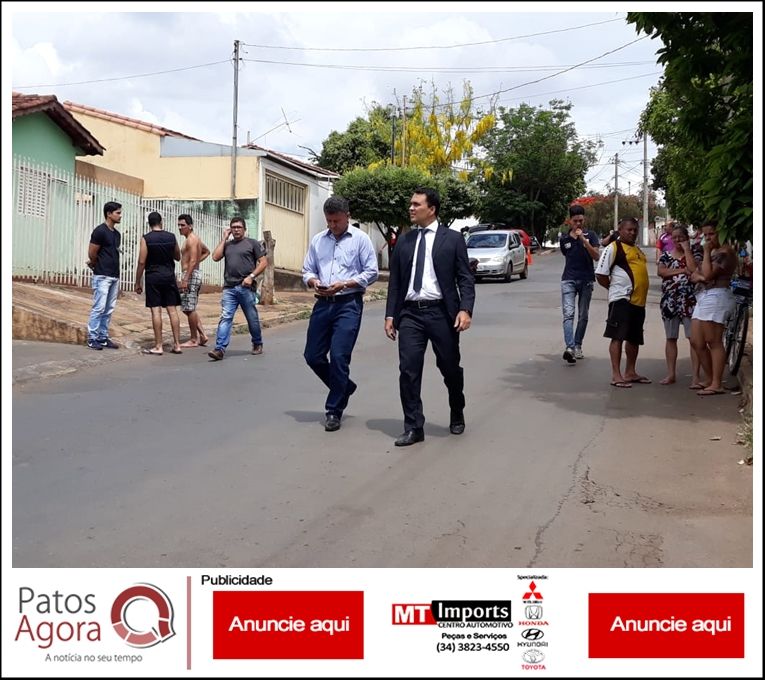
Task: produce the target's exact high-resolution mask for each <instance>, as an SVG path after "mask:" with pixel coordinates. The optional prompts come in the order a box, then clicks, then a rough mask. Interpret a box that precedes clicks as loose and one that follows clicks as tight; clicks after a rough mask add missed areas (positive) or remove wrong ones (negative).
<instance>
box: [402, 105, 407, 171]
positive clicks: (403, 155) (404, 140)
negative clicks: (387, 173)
mask: <svg viewBox="0 0 765 680" xmlns="http://www.w3.org/2000/svg"><path fill="white" fill-rule="evenodd" d="M402 112H403V114H402V120H403V129H402V132H401V167H402V168H403V167H404V166H405V165H406V95H404V108H403V109H402Z"/></svg>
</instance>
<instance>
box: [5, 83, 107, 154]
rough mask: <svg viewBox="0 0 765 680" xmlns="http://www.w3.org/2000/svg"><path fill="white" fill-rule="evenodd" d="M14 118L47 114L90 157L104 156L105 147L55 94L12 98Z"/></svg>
mask: <svg viewBox="0 0 765 680" xmlns="http://www.w3.org/2000/svg"><path fill="white" fill-rule="evenodd" d="M12 106H13V118H18V117H20V116H28V115H31V114H33V113H45V114H46V115H47V116H48V117H49V118H50V119H51V120H52V121H53V122H54V123H56V125H58V126H59V127H60V128H61V129H62V130H63V131H64V132H65V133H66V134H67V135H69V138H70V139H71V140H72V142H73V143H74V144H75V145H76V146H77V147H79V148H80V149H82V150H83V151H84V152H85V153H86V154H87V155H89V156H96V155H99V156H100V155H103V153H104V147H103V146H102V145H101V143H100V142H99V141H98V140H97V139H96V138H95V137H94V136H93V134H92V133H91V132H90V130H88V129H87V128H86V127H85V126H84V125H83V124H82V123H80V122H79V121H78V120H77V119H76V118H75V117H74V116H73V115H72V114H71V113H69V111H67V110H66V109H65V108H64V106H62V105H61V102H59V100H58V98H57V97H56V95H54V94H43V95H40V94H22V93H21V92H14V93H13V96H12Z"/></svg>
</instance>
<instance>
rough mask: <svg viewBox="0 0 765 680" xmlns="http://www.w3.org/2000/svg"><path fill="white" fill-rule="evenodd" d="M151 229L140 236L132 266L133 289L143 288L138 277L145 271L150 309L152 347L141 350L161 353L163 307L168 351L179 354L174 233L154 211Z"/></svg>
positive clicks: (177, 256)
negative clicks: (169, 339)
mask: <svg viewBox="0 0 765 680" xmlns="http://www.w3.org/2000/svg"><path fill="white" fill-rule="evenodd" d="M148 222H149V227H150V229H151V231H149V232H148V233H147V234H144V235H143V236H142V237H141V249H140V251H139V253H138V265H137V266H136V269H135V292H136V293H138V294H139V295H140V294H141V292H142V291H143V286H142V284H141V279H142V277H143V274H144V270H145V271H146V306H147V307H148V308H149V309H151V326H152V328H153V329H154V347H152V348H151V349H148V348H147V349H144V350H143V353H144V354H154V355H161V354H163V353H164V349H163V346H162V308H163V307H164V308H165V309H166V310H167V316H168V317H169V318H170V328H171V329H172V331H173V349H171V350H170V352H171V354H182V353H183V352H182V350H181V322H180V319H179V318H178V305H179V304H181V294H180V293H179V292H178V281H177V280H176V278H175V263H176V262H178V261H179V260H180V259H181V249H180V247H179V246H178V241H177V240H176V239H175V234H171V233H170V232H169V231H165V229H164V227H163V224H162V216H161V215H160V214H159V213H158V212H151V213H149V218H148Z"/></svg>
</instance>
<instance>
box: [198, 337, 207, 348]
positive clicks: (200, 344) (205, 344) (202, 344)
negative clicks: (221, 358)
mask: <svg viewBox="0 0 765 680" xmlns="http://www.w3.org/2000/svg"><path fill="white" fill-rule="evenodd" d="M208 341H209V338H208V339H207V340H205V341H204V342H200V343H199V346H200V347H207V342H208Z"/></svg>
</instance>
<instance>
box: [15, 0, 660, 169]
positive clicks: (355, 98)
mask: <svg viewBox="0 0 765 680" xmlns="http://www.w3.org/2000/svg"><path fill="white" fill-rule="evenodd" d="M508 5H509V4H508V3H484V4H483V5H481V6H480V8H479V9H480V10H481V11H478V12H469V13H468V12H458V11H439V12H423V11H419V10H418V11H415V10H414V9H412V7H411V6H402V5H396V4H393V5H379V4H377V5H374V6H371V7H370V8H365V7H364V6H361V5H358V6H356V5H353V6H350V7H351V8H352V9H348V8H347V6H345V5H337V4H330V5H327V6H323V11H321V12H319V11H317V10H316V9H314V8H313V6H310V5H308V6H298V5H291V4H288V3H287V4H278V3H277V4H275V5H269V6H268V7H269V8H270V9H271V10H272V11H270V12H269V11H267V10H266V9H263V6H258V5H255V7H257V8H258V11H256V12H255V13H242V12H238V11H237V10H239V9H241V8H242V7H243V6H244V5H240V4H236V3H234V4H232V5H227V6H225V7H224V8H222V10H223V11H222V12H221V13H208V12H199V11H188V12H184V13H165V12H119V11H118V12H108V13H98V12H93V11H88V12H83V11H82V10H81V9H79V8H78V11H72V12H60V11H59V13H54V12H52V11H51V12H46V13H43V12H36V13H29V14H25V13H16V14H14V15H13V25H12V34H13V41H12V45H11V49H10V55H9V56H10V58H11V60H12V67H11V68H12V78H13V85H14V86H15V87H19V86H23V85H29V84H38V83H39V84H46V83H48V84H59V85H58V86H56V87H53V86H51V87H49V88H47V89H45V90H44V91H40V94H47V93H54V94H56V95H57V96H58V97H59V99H62V100H64V99H70V100H72V101H77V102H80V103H82V104H87V105H91V106H96V107H99V108H103V109H106V110H109V111H114V112H116V113H121V114H123V115H128V116H131V117H134V118H139V119H143V120H147V121H148V122H153V123H157V124H159V125H163V126H165V127H169V128H171V129H175V130H179V131H181V132H185V133H186V134H189V135H192V136H194V137H199V138H202V139H206V140H209V141H212V142H218V143H223V144H228V143H230V140H231V134H232V100H233V68H232V66H231V63H230V62H229V61H228V60H230V58H231V56H232V52H233V44H234V40H241V41H242V43H243V45H242V56H243V58H244V59H246V60H247V61H245V62H244V64H243V68H242V69H241V71H240V81H239V121H238V122H239V131H240V134H239V141H240V143H244V142H245V140H246V134H247V131H250V133H251V136H252V137H253V138H254V137H259V136H261V135H263V133H266V132H268V134H267V135H265V136H262V137H260V138H259V139H258V140H257V142H258V143H259V144H263V145H264V146H269V147H271V148H275V149H279V150H282V151H284V152H289V153H295V154H297V155H299V156H303V157H305V156H306V154H307V153H308V152H307V151H306V150H305V149H303V148H301V147H303V146H305V147H310V148H312V149H315V150H317V151H318V150H320V148H321V143H322V141H323V140H324V139H325V138H326V137H327V135H328V134H329V133H330V132H331V131H332V130H344V129H345V127H346V126H347V124H348V123H349V122H350V121H351V120H353V119H354V118H355V117H357V116H359V115H364V113H365V110H366V108H365V107H366V106H367V105H369V104H371V103H372V102H375V101H377V102H380V103H383V104H393V103H395V102H396V97H398V100H399V102H400V101H401V99H402V97H403V95H409V93H410V92H411V89H412V87H413V86H415V85H417V84H418V83H419V82H420V81H425V82H426V83H429V82H430V81H431V80H432V81H433V82H434V83H435V84H436V87H437V88H438V90H439V91H443V90H444V89H445V88H446V87H447V86H448V85H449V84H450V83H451V85H452V86H453V88H454V90H455V92H456V93H457V94H459V93H460V92H461V88H462V82H463V80H470V82H471V83H472V85H473V89H474V93H475V94H476V95H485V94H490V93H495V92H498V91H500V90H506V92H503V93H501V94H500V95H499V97H498V98H499V103H500V104H501V105H504V106H509V107H513V106H517V105H518V104H520V103H521V102H522V101H526V102H527V103H529V104H532V105H540V106H544V105H546V104H547V102H548V101H549V100H550V99H552V98H560V99H564V100H566V101H570V102H571V103H572V104H573V109H572V117H573V119H574V121H575V124H576V127H577V129H578V130H579V132H580V133H586V134H595V133H601V134H603V133H609V132H612V131H614V130H622V129H634V128H635V127H636V125H637V122H638V117H639V114H640V111H641V110H642V108H643V106H644V105H645V103H646V101H647V91H648V87H649V86H650V85H651V84H653V83H655V82H656V79H657V78H656V77H655V76H649V77H647V78H641V79H634V80H625V79H627V78H631V77H633V76H635V75H639V74H645V73H658V72H659V71H660V69H659V67H657V66H656V65H655V57H654V53H655V50H656V49H657V47H658V45H657V44H656V43H655V42H653V43H652V42H651V41H649V40H644V41H641V42H639V43H636V44H635V45H632V46H629V47H627V48H625V49H624V50H621V51H618V52H614V54H611V55H608V56H607V57H604V58H602V59H600V60H598V61H596V62H593V65H595V64H597V65H601V64H607V65H609V66H608V67H607V68H588V67H581V68H577V69H573V70H571V71H568V72H566V73H560V74H559V75H554V74H555V71H551V70H539V67H558V70H561V71H562V70H563V69H565V68H568V66H570V65H573V64H577V63H579V62H582V61H585V60H588V59H592V58H593V57H596V56H597V55H599V54H602V53H604V52H606V51H609V50H612V49H614V48H616V47H618V46H620V45H624V44H625V43H628V42H630V41H632V40H635V38H636V37H637V34H636V32H635V30H634V28H632V27H631V26H629V25H627V24H626V23H625V22H624V21H623V20H619V21H612V22H610V23H605V24H600V25H593V26H588V27H586V28H576V27H577V26H581V25H583V24H596V23H597V22H604V21H609V20H611V19H614V18H618V17H619V16H623V15H617V14H614V13H613V12H603V11H599V12H597V13H584V12H583V13H576V12H569V13H564V12H563V11H561V12H557V13H554V12H547V11H538V12H531V13H530V12H520V11H497V10H504V9H506V8H507V7H508ZM119 7H120V5H117V8H119ZM386 7H387V8H388V9H386ZM453 7H454V6H452V5H449V6H447V8H452V9H453ZM248 8H249V6H248ZM88 9H89V7H88ZM365 9H368V10H369V11H364V10H365ZM471 9H472V6H471ZM561 29H566V30H561ZM552 31H558V32H552ZM545 32H547V34H546V35H535V34H540V33H545ZM506 38H512V39H510V40H507V39H506ZM489 41H494V42H489ZM465 43H487V44H481V45H473V46H463V47H449V46H454V45H460V44H465ZM264 46H270V47H264ZM273 46H285V47H299V48H301V49H298V50H292V49H290V50H286V49H274V47H273ZM412 46H415V47H419V46H434V47H437V48H438V49H428V50H400V49H399V50H389V51H318V50H316V49H306V48H361V47H363V48H376V47H387V48H402V47H412ZM4 51H5V52H6V53H7V52H8V51H9V50H8V48H7V47H4ZM255 60H259V61H255ZM214 62H222V63H214ZM265 62H268V63H265ZM285 62H294V63H299V64H304V65H301V66H296V65H289V64H287V63H285ZM625 62H629V63H631V62H648V63H642V64H638V65H626V64H625ZM203 64H209V65H205V66H202V65H203ZM305 64H321V65H328V64H333V65H337V66H341V67H342V68H316V67H311V66H307V65H305ZM618 64H623V65H618ZM189 66H199V68H192V69H188V68H187V67H189ZM372 66H378V67H387V68H396V69H400V70H398V71H390V70H379V71H373V70H361V69H360V67H363V68H368V67H372ZM497 67H504V70H502V71H499V70H490V69H496V68H497ZM519 67H525V68H526V69H528V68H530V67H537V70H533V71H529V70H527V71H525V72H519V71H518V70H517V69H518V68H519ZM172 69H186V70H176V71H175V72H171V73H164V74H158V75H151V76H149V75H146V76H145V77H140V78H125V77H126V76H131V75H136V74H150V73H156V72H161V71H170V70H172ZM433 69H439V70H440V72H433ZM445 69H450V71H449V72H444V70H445ZM466 69H472V70H473V71H474V72H472V73H465V72H464V70H466ZM108 79H113V80H108ZM540 79H544V80H541V81H540V82H538V83H533V82H532V81H535V80H540ZM610 80H614V81H621V82H615V83H613V84H611V85H604V86H597V87H585V88H584V89H575V88H582V87H583V86H587V85H591V84H593V83H599V82H603V81H610ZM80 81H99V82H90V83H88V84H84V85H71V84H69V83H75V82H80ZM24 91H27V92H29V91H30V90H24ZM559 91H560V92H559ZM550 92H553V93H555V94H544V93H550ZM394 93H395V94H394ZM535 93H543V94H535ZM488 101H489V99H488V98H486V97H484V98H481V99H478V100H477V103H478V104H480V105H483V106H485V105H487V104H488ZM282 109H283V110H284V111H285V112H287V118H288V120H289V122H290V125H289V127H288V126H287V125H280V123H281V122H282V121H283V114H282ZM275 127H276V129H273V128H275ZM628 134H629V133H625V136H628ZM605 141H607V144H606V149H605V154H604V159H606V160H607V159H608V158H609V157H610V156H611V155H613V153H615V151H616V150H617V147H618V146H620V143H621V138H618V139H616V138H605ZM598 170H599V168H593V172H592V173H591V174H595V172H597V171H598ZM600 179H602V180H603V181H605V180H607V179H608V173H606V172H603V173H601V174H600V175H599V180H600Z"/></svg>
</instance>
